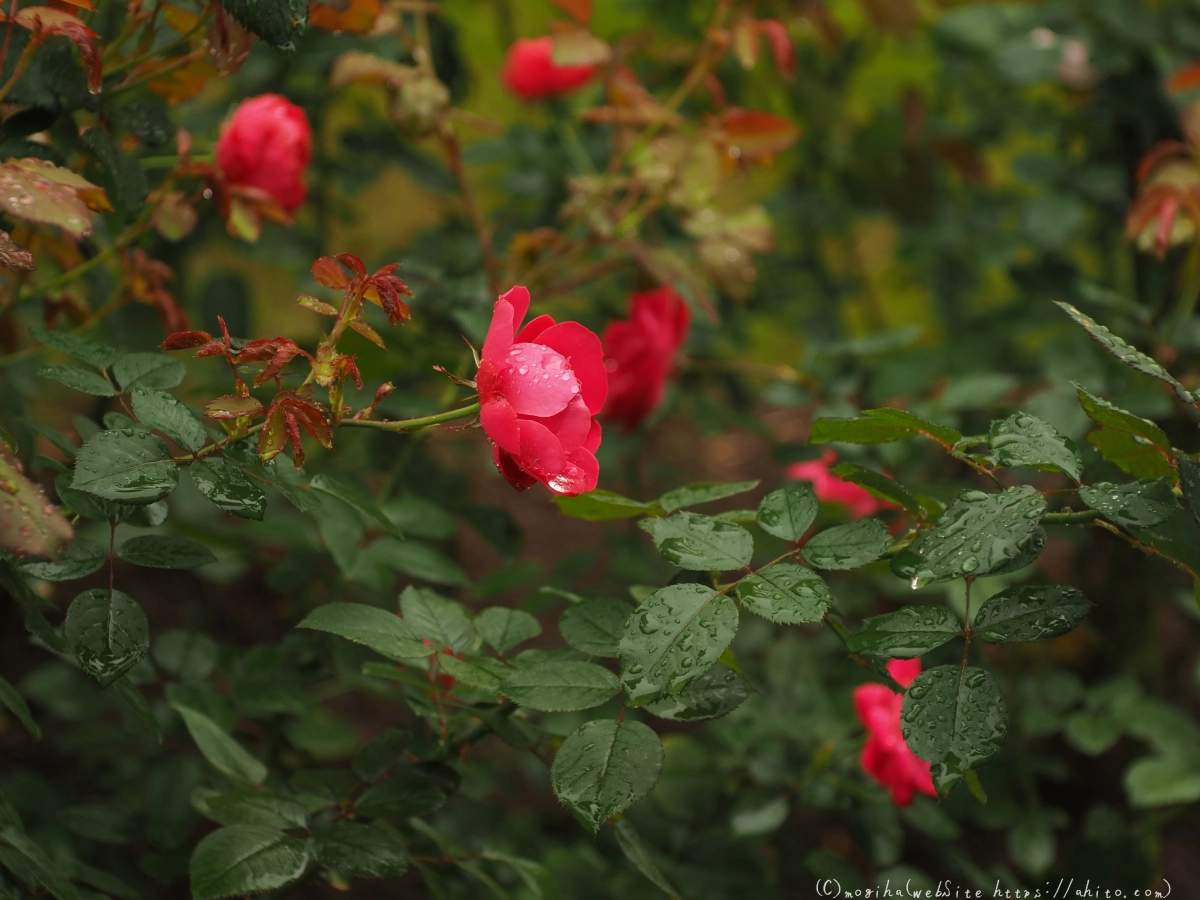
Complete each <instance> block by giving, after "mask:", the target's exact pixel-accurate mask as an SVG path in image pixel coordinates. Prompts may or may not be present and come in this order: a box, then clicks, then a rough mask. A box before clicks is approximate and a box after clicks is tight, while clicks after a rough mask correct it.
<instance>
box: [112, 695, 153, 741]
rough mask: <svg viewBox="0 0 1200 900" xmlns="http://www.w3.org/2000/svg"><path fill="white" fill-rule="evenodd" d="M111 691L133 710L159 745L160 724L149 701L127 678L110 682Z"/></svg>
mask: <svg viewBox="0 0 1200 900" xmlns="http://www.w3.org/2000/svg"><path fill="white" fill-rule="evenodd" d="M112 689H113V693H115V694H116V695H117V696H118V697H120V698H121V699H122V700H123V701H125V705H126V706H128V707H129V708H130V709H132V710H133V713H134V715H136V716H137V717H138V719H140V720H141V722H142V724H143V725H145V726H146V727H147V728H149V729H150V733H151V734H152V735H154V739H155V740H156V741H158V743H159V745H160V746H161V744H162V742H163V731H162V725H160V724H159V722H158V716H156V715H155V714H154V709H153V708H152V707H151V706H150V703H149V702H148V701H147V700H146V698H145V697H143V696H142V692H141V691H139V690H138V689H137V688H136V687H135V686H134V684H133V682H132V681H130V680H129V679H128V678H118V679H117V680H116V681H114V682H113V684H112Z"/></svg>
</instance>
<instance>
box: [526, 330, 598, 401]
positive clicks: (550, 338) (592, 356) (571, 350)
mask: <svg viewBox="0 0 1200 900" xmlns="http://www.w3.org/2000/svg"><path fill="white" fill-rule="evenodd" d="M538 343H541V344H545V345H546V346H547V347H550V348H552V349H554V350H557V351H558V352H559V353H561V354H562V355H563V356H565V357H566V358H567V360H568V361H569V362H570V365H571V370H572V371H573V372H574V373H575V377H576V378H578V379H579V385H580V388H581V391H580V393H581V394H582V395H583V402H584V403H586V404H587V406H588V409H589V410H591V412H592V415H595V414H596V413H598V412H600V410H601V408H602V407H603V406H604V398H605V397H607V396H608V372H607V371H606V370H605V368H604V348H603V347H601V345H600V338H599V337H597V336H596V335H595V334H594V333H593V332H591V331H588V330H587V329H586V328H584V327H583V326H582V325H580V324H579V323H578V322H560V323H559V324H558V325H554V326H553V327H551V328H547V329H546V330H545V331H543V332H542V333H541V334H540V335H538Z"/></svg>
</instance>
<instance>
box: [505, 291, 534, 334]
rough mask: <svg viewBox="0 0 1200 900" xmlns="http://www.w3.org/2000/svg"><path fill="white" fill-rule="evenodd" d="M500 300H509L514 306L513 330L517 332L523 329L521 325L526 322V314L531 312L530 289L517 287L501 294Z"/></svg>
mask: <svg viewBox="0 0 1200 900" xmlns="http://www.w3.org/2000/svg"><path fill="white" fill-rule="evenodd" d="M500 299H501V300H507V301H508V302H509V303H511V304H512V308H513V330H514V331H516V330H517V329H518V328H520V327H521V323H522V322H523V321H525V314H526V313H527V312H529V288H527V287H524V286H523V285H516V286H515V287H511V288H509V289H508V291H506V292H505V293H503V294H501V295H500Z"/></svg>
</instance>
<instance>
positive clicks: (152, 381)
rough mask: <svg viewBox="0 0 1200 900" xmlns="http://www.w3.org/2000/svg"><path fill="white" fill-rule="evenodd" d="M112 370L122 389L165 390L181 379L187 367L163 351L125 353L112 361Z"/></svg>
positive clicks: (174, 385)
mask: <svg viewBox="0 0 1200 900" xmlns="http://www.w3.org/2000/svg"><path fill="white" fill-rule="evenodd" d="M112 372H113V376H114V377H115V378H116V379H117V383H118V384H119V385H121V390H123V391H130V390H133V389H134V388H135V387H140V388H148V389H151V390H153V389H158V390H164V391H165V390H168V389H170V388H173V387H176V386H177V385H178V384H179V382H181V381H183V376H184V375H186V374H187V369H185V368H184V365H183V363H181V362H180V361H179V360H177V359H175V358H174V357H172V356H168V355H167V354H165V353H125V354H123V355H122V356H121V357H120V358H119V359H118V360H117V361H116V362H114V363H113V365H112Z"/></svg>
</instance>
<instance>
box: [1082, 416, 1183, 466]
mask: <svg viewBox="0 0 1200 900" xmlns="http://www.w3.org/2000/svg"><path fill="white" fill-rule="evenodd" d="M1087 439H1088V440H1089V441H1091V442H1092V444H1093V445H1094V446H1095V447H1096V449H1097V450H1099V451H1100V455H1101V456H1102V457H1104V458H1105V459H1106V460H1108V461H1109V462H1110V463H1113V464H1114V465H1116V466H1118V467H1119V468H1120V469H1121V470H1122V471H1123V472H1126V473H1128V474H1129V475H1132V476H1133V477H1134V478H1169V477H1171V476H1173V475H1174V474H1175V470H1174V469H1173V468H1172V466H1171V461H1170V459H1169V458H1167V457H1166V456H1164V455H1163V453H1162V451H1161V450H1160V449H1159V448H1157V447H1155V446H1154V445H1153V444H1151V443H1150V442H1149V441H1147V440H1146V439H1145V438H1143V437H1140V436H1138V435H1136V434H1132V433H1130V432H1128V431H1118V430H1117V429H1115V428H1097V429H1096V430H1095V431H1092V432H1089V433H1088V436H1087Z"/></svg>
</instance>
